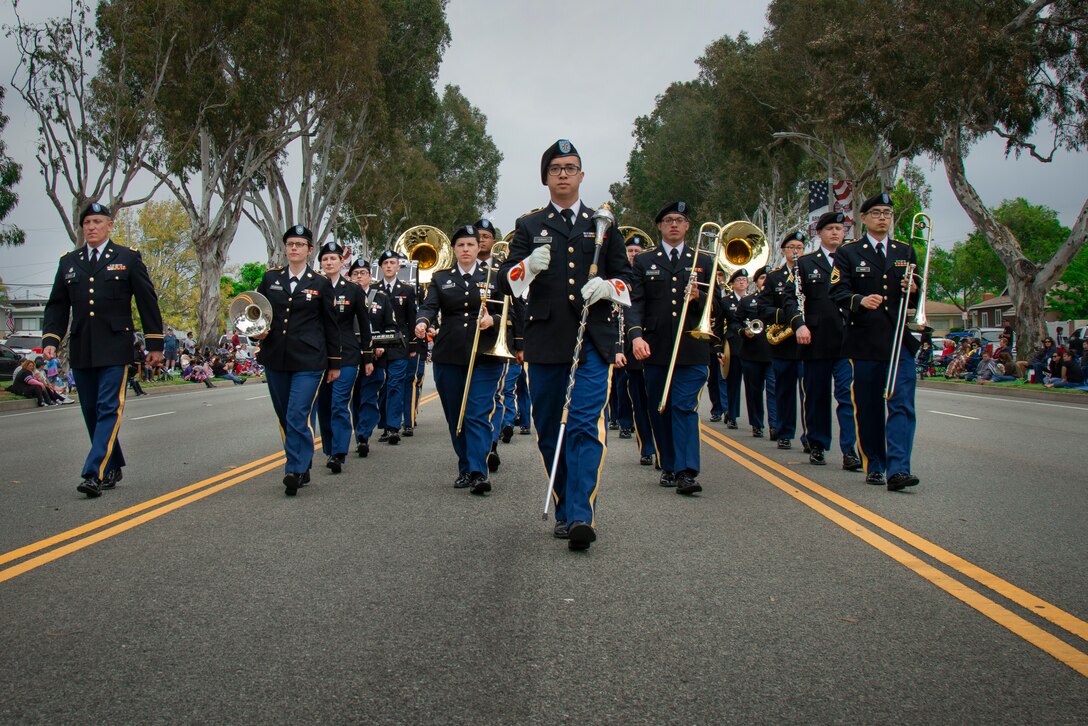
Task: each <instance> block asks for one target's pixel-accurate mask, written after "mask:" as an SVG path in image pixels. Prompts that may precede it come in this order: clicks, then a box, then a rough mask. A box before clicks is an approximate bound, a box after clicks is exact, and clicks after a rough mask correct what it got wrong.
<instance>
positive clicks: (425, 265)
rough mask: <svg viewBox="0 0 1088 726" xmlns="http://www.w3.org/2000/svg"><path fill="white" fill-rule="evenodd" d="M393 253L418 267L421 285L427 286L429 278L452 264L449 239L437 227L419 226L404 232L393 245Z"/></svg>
mask: <svg viewBox="0 0 1088 726" xmlns="http://www.w3.org/2000/svg"><path fill="white" fill-rule="evenodd" d="M393 251H394V252H400V253H402V254H404V255H406V256H407V257H408V259H409V260H410V261H412V262H415V263H416V264H417V265H418V269H419V279H418V280H417V281H418V282H419V283H420V284H421V285H427V284H429V283H430V281H431V276H432V275H434V273H436V272H438V271H439V270H444V269H446V268H447V267H449V266H450V265H451V264H453V245H452V244H450V238H449V237H447V236H446V234H445V233H444V232H443V231H442V230H440V229H439V228H438V227H432V226H431V225H429V224H420V225H417V226H415V227H411V228H410V229H407V230H405V231H404V232H403V233H402V234H401V236H400V237H397V241H396V242H394V243H393Z"/></svg>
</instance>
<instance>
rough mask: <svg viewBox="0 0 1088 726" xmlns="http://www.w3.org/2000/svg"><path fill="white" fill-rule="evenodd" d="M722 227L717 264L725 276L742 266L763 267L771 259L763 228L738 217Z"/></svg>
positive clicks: (769, 246)
mask: <svg viewBox="0 0 1088 726" xmlns="http://www.w3.org/2000/svg"><path fill="white" fill-rule="evenodd" d="M721 229H722V237H724V238H725V241H724V242H721V243H720V244H719V255H720V256H721V257H720V259H719V263H718V266H719V267H721V269H722V271H723V272H724V273H725V275H726V277H729V276H730V275H732V274H733V273H734V272H736V271H737V270H739V269H741V268H742V267H743V268H749V267H750V268H752V269H751V270H750V272H754V271H755V269H756V268H759V267H763V266H764V265H766V264H767V262H768V261H769V260H770V259H771V245H770V242H768V241H767V236H766V235H765V234H763V230H761V229H760V228H759V227H757V226H755V225H754V224H752V223H751V222H748V221H746V220H743V219H739V220H737V221H735V222H730V223H729V224H727V225H725V226H724V227H722V228H721Z"/></svg>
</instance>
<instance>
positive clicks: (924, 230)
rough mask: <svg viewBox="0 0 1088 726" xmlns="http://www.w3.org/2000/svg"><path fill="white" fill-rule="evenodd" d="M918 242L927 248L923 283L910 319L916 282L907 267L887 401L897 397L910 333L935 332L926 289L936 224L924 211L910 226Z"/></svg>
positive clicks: (887, 381) (886, 384)
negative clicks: (902, 357)
mask: <svg viewBox="0 0 1088 726" xmlns="http://www.w3.org/2000/svg"><path fill="white" fill-rule="evenodd" d="M915 240H918V241H919V242H922V243H924V244H925V246H926V256H925V263H924V264H923V266H922V284H921V285H919V286H918V302H917V304H916V306H915V308H916V309H915V311H914V318H913V319H912V320H909V321H908V320H907V301H908V300H909V299H910V285H911V283H912V282H914V271H915V265H914V264H913V263H911V264H908V265H907V267H906V269H905V270H904V271H903V281H904V282H906V285H907V288H906V290H904V291H903V292H902V296H901V297H900V298H899V309H898V310H897V311H896V316H895V334H894V335H893V336H892V357H891V360H890V361H889V362H888V377H887V378H886V379H885V380H884V400H885V401H890V400H891V398H892V396H893V395H894V394H895V379H896V377H897V376H898V375H899V355H900V353H901V352H902V348H903V338H904V336H906V335H907V334H908V331H913V332H916V333H927V332H930V331H932V330H933V328H931V327H929V325H928V324H927V321H926V288H927V285H928V282H929V252H930V248H931V244H930V243H931V242H932V241H933V221H932V220H931V219H930V218H929V215H928V214H926V213H925V212H918V214H916V215H914V219H912V220H911V224H910V242H911V245H912V246H913V245H914V241H915Z"/></svg>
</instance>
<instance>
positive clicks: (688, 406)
mask: <svg viewBox="0 0 1088 726" xmlns="http://www.w3.org/2000/svg"><path fill="white" fill-rule="evenodd" d="M710 373H711V371H708V370H707V366H699V365H695V366H679V365H678V366H676V369H675V370H674V371H673V374H672V383H671V384H670V386H669V398H668V402H667V404H666V405H665V410H664V411H662V412H661V413H658V412H657V407H658V405H659V404H660V403H661V395H662V394H663V393H664V391H665V377H666V375H667V374H668V368H667V367H665V366H657V365H647V366H646V393H647V394H649V397H650V424H651V426H653V430H654V440H655V441H656V442H657V455H658V457H659V459H660V462H661V468H662V469H663V470H664V471H669V472H674V473H678V472H682V471H687V472H690V473H691V474H698V473H699V413H698V410H699V392H700V391H702V389H703V385H704V384H705V383H706V379H707V376H708V375H710ZM718 376H719V377H721V374H720V373H719V374H718Z"/></svg>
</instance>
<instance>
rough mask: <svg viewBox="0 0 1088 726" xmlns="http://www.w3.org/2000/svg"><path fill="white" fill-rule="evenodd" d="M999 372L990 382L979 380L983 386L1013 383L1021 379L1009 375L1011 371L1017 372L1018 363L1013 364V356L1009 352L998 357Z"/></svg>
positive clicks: (1003, 352)
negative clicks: (986, 384)
mask: <svg viewBox="0 0 1088 726" xmlns="http://www.w3.org/2000/svg"><path fill="white" fill-rule="evenodd" d="M996 361H997V366H996V368H997V370H996V372H995V373H994V375H993V376H992V377H990V379H989V380H983V379H982V378H979V379H978V382H979V383H981V384H985V383H1012V382H1014V381H1018V380H1019V379H1018V378H1017V377H1016V376H1015V375H1009V373H1008V372H1009V371H1014V372H1015V371H1016V363H1015V362H1013V359H1012V356H1011V355H1010V354H1009V352H1008V351H1002V352H1001V354H1000V355H999V356H998V357H997V359H996Z"/></svg>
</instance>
